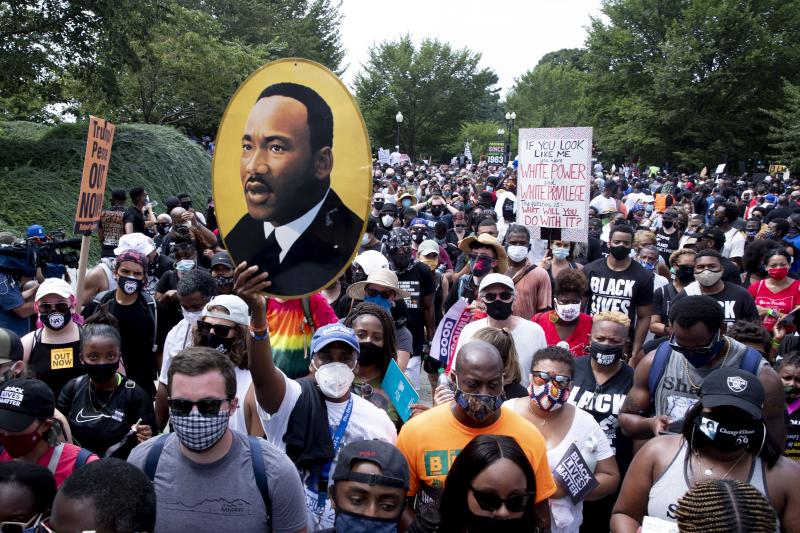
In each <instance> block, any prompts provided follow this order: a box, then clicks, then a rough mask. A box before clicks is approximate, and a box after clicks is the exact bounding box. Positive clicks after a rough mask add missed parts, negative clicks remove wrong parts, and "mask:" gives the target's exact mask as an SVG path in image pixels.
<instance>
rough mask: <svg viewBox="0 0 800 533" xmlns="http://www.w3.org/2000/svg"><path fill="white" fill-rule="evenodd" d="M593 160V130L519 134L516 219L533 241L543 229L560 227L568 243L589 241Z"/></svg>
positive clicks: (528, 130)
mask: <svg viewBox="0 0 800 533" xmlns="http://www.w3.org/2000/svg"><path fill="white" fill-rule="evenodd" d="M591 159H592V128H590V127H581V128H526V129H520V130H519V167H518V170H517V172H518V175H517V204H518V205H517V220H518V221H520V222H522V223H523V224H525V226H527V227H528V228H529V229H530V230H531V234H532V235H533V237H534V238H536V239H539V238H541V232H540V229H541V228H543V227H544V228H560V229H561V239H562V240H565V241H576V242H577V241H582V242H585V241H587V240H588V226H587V223H588V220H589V190H590V186H591ZM520 214H521V216H520Z"/></svg>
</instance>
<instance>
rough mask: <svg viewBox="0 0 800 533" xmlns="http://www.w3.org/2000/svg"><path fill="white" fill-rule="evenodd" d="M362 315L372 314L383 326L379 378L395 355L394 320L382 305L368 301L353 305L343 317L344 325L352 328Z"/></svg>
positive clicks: (395, 335) (395, 336)
mask: <svg viewBox="0 0 800 533" xmlns="http://www.w3.org/2000/svg"><path fill="white" fill-rule="evenodd" d="M362 315H372V316H374V317H375V318H377V319H378V320H380V322H381V327H382V328H383V361H381V363H380V369H381V379H383V376H384V375H385V374H386V370H387V369H388V368H389V360H390V359H395V358H396V357H397V334H396V333H395V329H394V320H393V319H392V315H390V314H389V313H388V311H386V310H385V309H384V308H383V307H380V306H379V305H376V304H373V303H369V302H361V303H360V304H358V305H356V306H355V307H353V309H352V310H351V311H350V313H348V315H347V316H346V317H345V318H344V325H345V326H347V327H348V328H353V324H354V323H355V321H356V319H357V318H358V317H360V316H362ZM353 329H355V328H353Z"/></svg>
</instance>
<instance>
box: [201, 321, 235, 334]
mask: <svg viewBox="0 0 800 533" xmlns="http://www.w3.org/2000/svg"><path fill="white" fill-rule="evenodd" d="M234 329H236V328H235V327H234V326H224V325H222V324H211V323H210V322H205V321H203V320H198V321H197V331H199V332H200V333H205V334H208V333H211V332H212V331H213V332H214V333H216V334H217V335H219V336H220V337H228V336H229V335H230V334H231V331H233V330H234Z"/></svg>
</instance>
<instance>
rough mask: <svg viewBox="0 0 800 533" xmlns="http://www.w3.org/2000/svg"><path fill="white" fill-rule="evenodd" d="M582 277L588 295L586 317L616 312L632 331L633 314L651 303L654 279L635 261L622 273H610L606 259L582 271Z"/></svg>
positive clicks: (613, 271) (594, 262) (589, 265)
mask: <svg viewBox="0 0 800 533" xmlns="http://www.w3.org/2000/svg"><path fill="white" fill-rule="evenodd" d="M583 274H584V275H585V276H586V280H587V281H588V282H589V292H590V293H591V297H590V298H589V303H588V305H587V307H586V314H589V315H596V314H597V313H599V312H601V311H619V312H621V313H624V314H626V315H628V318H630V319H631V331H633V328H634V327H635V324H636V310H637V309H638V308H639V307H640V306H643V305H650V304H652V303H653V275H652V274H651V273H650V272H648V271H647V270H645V269H644V267H643V266H642V265H640V264H639V263H637V262H636V261H631V262H630V265H628V268H626V269H625V270H622V271H616V270H611V269H610V268H609V267H608V263H607V259H605V258H604V259H598V260H597V261H592V262H591V263H589V264H588V265H586V266H585V267H583Z"/></svg>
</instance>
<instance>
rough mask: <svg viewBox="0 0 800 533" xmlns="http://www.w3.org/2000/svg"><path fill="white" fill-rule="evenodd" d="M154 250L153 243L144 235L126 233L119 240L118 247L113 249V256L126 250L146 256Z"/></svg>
mask: <svg viewBox="0 0 800 533" xmlns="http://www.w3.org/2000/svg"><path fill="white" fill-rule="evenodd" d="M155 249H156V245H155V243H154V242H153V239H151V238H150V237H148V236H147V235H145V234H144V233H128V234H126V235H123V236H122V237H120V238H119V245H118V246H117V247H116V248H114V255H119V254H121V253H122V252H124V251H127V250H136V251H137V252H139V253H141V254H143V255H145V256H148V255H150V254H151V253H152V252H153V250H155Z"/></svg>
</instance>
